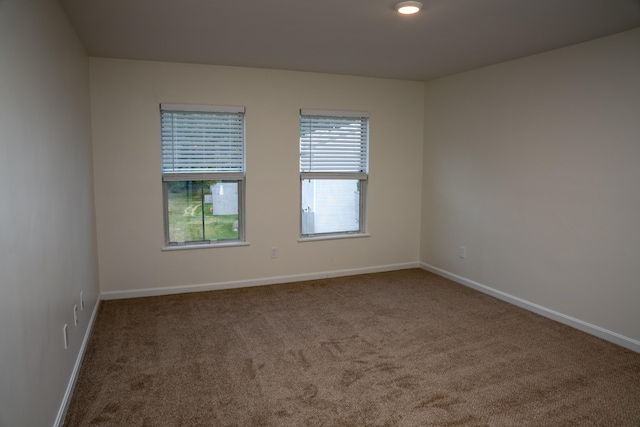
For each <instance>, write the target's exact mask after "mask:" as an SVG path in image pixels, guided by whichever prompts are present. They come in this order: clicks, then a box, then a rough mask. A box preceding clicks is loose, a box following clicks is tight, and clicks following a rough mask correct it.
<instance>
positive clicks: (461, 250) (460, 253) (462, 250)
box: [458, 246, 467, 259]
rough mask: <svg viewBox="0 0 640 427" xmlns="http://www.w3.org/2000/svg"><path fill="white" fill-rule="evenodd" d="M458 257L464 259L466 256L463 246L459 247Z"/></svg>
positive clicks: (465, 249)
mask: <svg viewBox="0 0 640 427" xmlns="http://www.w3.org/2000/svg"><path fill="white" fill-rule="evenodd" d="M458 256H459V257H460V259H464V258H465V257H466V256H467V248H465V247H464V246H460V250H459V251H458Z"/></svg>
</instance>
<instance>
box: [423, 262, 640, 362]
mask: <svg viewBox="0 0 640 427" xmlns="http://www.w3.org/2000/svg"><path fill="white" fill-rule="evenodd" d="M420 268H422V269H423V270H426V271H430V272H432V273H434V274H437V275H439V276H442V277H446V278H447V279H450V280H453V281H454V282H457V283H460V284H461V285H465V286H468V287H470V288H473V289H475V290H477V291H480V292H482V293H485V294H487V295H491V296H493V297H496V298H498V299H501V300H503V301H506V302H508V303H510V304H513V305H516V306H518V307H521V308H524V309H525V310H529V311H532V312H534V313H536V314H539V315H541V316H544V317H547V318H549V319H552V320H555V321H557V322H560V323H563V324H565V325H567V326H571V327H572V328H575V329H578V330H580V331H582V332H586V333H588V334H591V335H594V336H596V337H598V338H602V339H603V340H606V341H609V342H612V343H614V344H617V345H620V346H622V347H625V348H628V349H629V350H633V351H635V352H638V353H640V341H637V340H634V339H633V338H629V337H626V336H624V335H621V334H619V333H617V332H613V331H609V330H607V329H604V328H601V327H600V326H596V325H592V324H591V323H588V322H585V321H582V320H580V319H576V318H574V317H571V316H567V315H566V314H563V313H560V312H557V311H554V310H551V309H548V308H546V307H543V306H541V305H538V304H535V303H532V302H529V301H527V300H524V299H522V298H518V297H516V296H513V295H510V294H508V293H506V292H502V291H499V290H497V289H493V288H491V287H489V286H486V285H483V284H481V283H478V282H474V281H473V280H469V279H467V278H465V277H462V276H458V275H457V274H453V273H451V272H449V271H446V270H443V269H441V268H438V267H434V266H432V265H429V264H426V263H420Z"/></svg>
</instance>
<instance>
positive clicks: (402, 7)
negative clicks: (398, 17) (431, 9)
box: [396, 1, 422, 15]
mask: <svg viewBox="0 0 640 427" xmlns="http://www.w3.org/2000/svg"><path fill="white" fill-rule="evenodd" d="M420 9H422V3H420V2H417V1H403V2H401V3H398V4H397V5H396V10H397V11H398V13H401V14H403V15H413V14H414V13H418V12H420Z"/></svg>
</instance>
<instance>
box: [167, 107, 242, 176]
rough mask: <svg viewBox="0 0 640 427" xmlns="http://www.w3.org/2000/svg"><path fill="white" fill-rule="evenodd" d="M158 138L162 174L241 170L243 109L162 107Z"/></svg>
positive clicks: (236, 171) (234, 171)
mask: <svg viewBox="0 0 640 427" xmlns="http://www.w3.org/2000/svg"><path fill="white" fill-rule="evenodd" d="M215 108H216V107H212V109H215ZM243 110H244V109H243ZM161 138H162V170H163V173H164V174H172V176H174V175H175V174H180V173H182V174H193V173H207V172H210V173H215V172H221V173H244V113H243V112H236V111H235V110H234V109H231V111H226V110H225V109H224V108H222V111H204V112H203V111H194V109H187V111H177V110H166V109H162V110H161Z"/></svg>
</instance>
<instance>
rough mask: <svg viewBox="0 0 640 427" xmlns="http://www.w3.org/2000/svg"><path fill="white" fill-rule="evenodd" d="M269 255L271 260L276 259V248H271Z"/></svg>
mask: <svg viewBox="0 0 640 427" xmlns="http://www.w3.org/2000/svg"><path fill="white" fill-rule="evenodd" d="M269 254H270V255H271V258H278V248H277V247H275V246H274V247H272V248H271V250H270V251H269Z"/></svg>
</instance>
